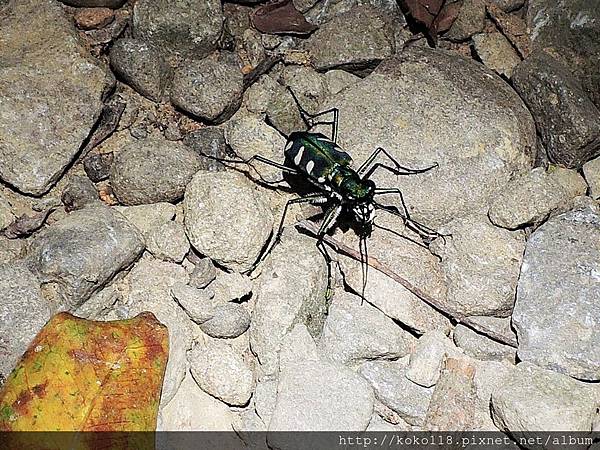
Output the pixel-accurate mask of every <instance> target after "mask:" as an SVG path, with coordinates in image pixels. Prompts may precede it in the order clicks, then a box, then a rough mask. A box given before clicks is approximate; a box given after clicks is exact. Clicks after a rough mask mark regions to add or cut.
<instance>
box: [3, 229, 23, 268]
mask: <svg viewBox="0 0 600 450" xmlns="http://www.w3.org/2000/svg"><path fill="white" fill-rule="evenodd" d="M25 247H26V242H25V241H24V240H23V239H8V238H6V237H4V236H0V263H8V262H12V261H16V260H19V259H22V258H23V255H24V253H25Z"/></svg>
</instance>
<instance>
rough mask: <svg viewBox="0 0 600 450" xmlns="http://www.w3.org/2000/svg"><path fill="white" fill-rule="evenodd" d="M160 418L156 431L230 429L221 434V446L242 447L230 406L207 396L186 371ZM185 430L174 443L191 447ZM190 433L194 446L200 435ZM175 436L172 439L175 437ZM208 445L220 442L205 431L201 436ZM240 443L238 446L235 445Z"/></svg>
mask: <svg viewBox="0 0 600 450" xmlns="http://www.w3.org/2000/svg"><path fill="white" fill-rule="evenodd" d="M160 415H161V419H162V420H161V421H160V424H159V426H158V427H157V431H229V432H230V433H228V434H227V435H226V434H225V433H220V434H219V436H218V445H217V447H218V448H223V449H232V448H239V445H241V442H240V441H239V440H238V439H237V437H236V436H235V434H234V433H231V431H233V428H232V424H233V421H234V414H233V412H231V411H230V410H229V408H228V407H227V405H225V404H224V403H223V402H220V401H219V400H217V399H216V398H214V397H212V396H210V395H208V394H207V393H205V392H204V391H203V390H202V389H200V388H199V387H198V385H197V384H196V382H195V381H194V379H193V378H192V375H191V374H190V373H187V374H186V376H185V378H184V379H183V381H182V383H181V386H180V387H179V389H178V390H177V393H176V394H175V396H174V397H173V398H172V399H171V401H170V402H168V403H167V404H166V405H165V406H164V407H162V408H161V410H160ZM185 434H186V433H179V435H178V437H177V438H175V442H177V443H178V445H181V446H182V447H188V446H189V445H185V444H184V443H183V442H185V441H182V440H181V439H182V438H184V435H185ZM187 436H189V437H190V438H192V439H193V440H190V441H188V442H189V444H190V445H191V446H192V447H193V446H194V442H195V443H196V444H197V443H198V437H197V436H195V437H194V436H192V433H187ZM173 437H174V436H173V435H172V436H171V439H173ZM157 441H160V433H159V434H158V435H157ZM202 442H203V444H205V445H211V446H214V445H215V444H217V438H216V436H215V437H213V438H211V437H210V436H209V435H208V434H206V435H205V436H204V437H203V438H202ZM234 442H235V443H237V445H238V447H235V446H232V444H233V443H234Z"/></svg>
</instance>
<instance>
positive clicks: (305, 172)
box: [219, 88, 441, 299]
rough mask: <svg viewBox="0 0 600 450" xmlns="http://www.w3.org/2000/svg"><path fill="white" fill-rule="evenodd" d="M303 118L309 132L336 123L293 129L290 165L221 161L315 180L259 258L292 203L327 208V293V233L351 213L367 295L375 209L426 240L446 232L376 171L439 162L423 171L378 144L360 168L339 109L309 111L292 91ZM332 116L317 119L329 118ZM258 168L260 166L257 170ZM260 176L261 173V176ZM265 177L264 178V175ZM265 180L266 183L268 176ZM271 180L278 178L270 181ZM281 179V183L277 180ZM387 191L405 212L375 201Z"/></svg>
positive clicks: (322, 231)
mask: <svg viewBox="0 0 600 450" xmlns="http://www.w3.org/2000/svg"><path fill="white" fill-rule="evenodd" d="M288 90H289V92H290V94H291V95H292V97H293V99H294V101H295V102H296V105H297V106H298V110H299V111H300V116H301V118H302V121H303V122H304V123H305V125H306V127H307V129H308V130H311V129H312V128H313V127H315V126H317V125H327V126H330V127H331V135H330V136H326V135H324V134H322V133H317V132H311V131H294V132H292V133H291V134H290V135H289V136H287V142H286V145H285V149H284V155H285V163H284V164H280V163H277V162H275V161H272V160H270V159H268V158H265V157H264V156H261V155H254V156H252V157H251V158H249V159H247V160H244V161H240V160H227V159H225V160H224V159H219V161H221V162H226V163H244V164H248V165H250V166H251V167H252V168H254V166H253V165H252V163H253V162H254V161H258V162H261V163H263V164H267V165H270V166H273V167H276V168H278V169H281V170H282V171H283V172H284V173H288V174H292V175H297V176H299V177H301V178H303V179H304V180H306V181H308V182H309V183H311V184H312V185H313V186H314V187H315V190H316V192H314V193H311V194H309V195H306V196H303V197H299V198H295V199H292V200H289V201H288V202H287V203H286V205H285V207H284V210H283V214H282V217H281V220H280V222H279V227H278V229H277V233H276V234H275V238H274V239H273V240H272V241H271V244H270V245H269V246H268V247H267V249H266V250H265V252H264V253H263V255H262V257H261V258H260V259H259V261H257V264H258V263H260V261H262V260H263V259H264V258H265V257H266V256H267V255H268V254H269V253H270V252H271V251H272V250H273V248H274V247H275V246H276V245H277V243H278V242H279V240H280V238H281V234H282V232H283V226H284V222H285V217H286V215H287V211H288V208H289V207H290V205H293V204H299V203H308V204H317V205H324V206H325V213H324V218H323V221H322V223H321V225H320V228H319V231H318V233H317V244H316V245H317V248H318V249H319V251H320V252H321V253H322V254H323V257H324V258H325V260H326V262H327V267H328V292H329V290H330V284H331V261H332V259H331V257H330V256H329V254H328V252H327V249H326V247H325V244H324V237H325V236H326V234H327V233H328V232H329V231H330V230H331V229H333V227H334V226H335V225H336V224H337V220H338V218H339V217H340V214H342V213H343V212H347V213H350V214H351V215H352V216H353V217H354V220H355V221H356V224H357V225H358V230H359V231H358V233H357V234H358V237H359V247H360V249H359V250H360V263H361V269H362V296H361V297H362V298H363V299H364V291H365V287H366V283H367V275H368V266H369V265H368V251H367V238H368V237H369V236H370V234H371V230H372V225H373V219H374V217H375V214H374V213H375V210H382V211H386V212H388V213H391V214H393V215H396V216H398V217H401V218H402V220H403V222H404V224H405V226H406V227H407V228H408V229H410V230H412V231H414V232H415V233H417V234H418V235H419V236H420V237H421V239H423V240H424V241H425V242H430V241H431V240H432V239H434V238H436V237H438V236H441V235H440V234H439V233H438V232H436V231H435V230H433V229H431V228H429V227H427V226H425V225H423V224H421V223H419V222H417V221H415V220H413V219H411V217H410V214H409V213H408V209H407V207H406V204H405V202H404V197H403V196H402V192H401V191H400V189H398V188H378V187H377V186H376V185H375V182H374V181H373V180H371V179H370V177H371V176H372V175H373V173H374V172H375V171H376V170H377V169H380V168H381V169H385V170H388V171H390V172H392V173H394V174H396V175H414V174H420V173H424V172H427V171H429V170H431V169H433V168H435V167H437V166H438V164H437V163H434V164H432V165H431V166H429V167H426V168H423V169H411V168H408V167H404V166H402V165H400V164H399V163H398V162H397V161H396V160H395V159H394V157H393V156H392V155H390V153H388V151H387V150H385V149H384V148H382V147H378V148H376V149H375V150H374V151H373V153H371V155H370V156H369V157H368V158H367V159H366V161H365V162H363V164H362V165H361V166H360V167H359V168H358V169H356V170H354V169H353V168H352V167H351V165H352V158H351V157H350V155H349V154H348V153H346V152H345V151H343V150H342V149H341V148H340V147H339V146H338V145H337V131H338V118H339V110H338V109H337V108H331V109H327V110H325V111H322V112H319V113H317V114H310V113H309V112H308V111H306V110H305V109H304V108H303V107H302V105H301V104H300V102H299V101H298V98H297V97H296V95H295V94H294V92H293V91H292V90H291V89H289V88H288ZM328 115H329V116H330V117H331V120H316V119H319V118H323V117H326V116H328ZM382 156H385V157H387V159H388V160H389V161H390V162H391V163H392V165H388V164H385V163H383V162H379V159H380V158H381V157H382ZM254 170H256V169H255V168H254ZM259 175H260V174H259ZM261 178H262V177H261ZM263 181H266V180H264V179H263ZM267 183H268V184H272V183H273V182H267ZM275 183H276V182H275ZM385 194H395V195H397V196H398V198H399V199H400V204H401V206H402V211H400V210H399V209H398V208H396V207H394V206H387V205H383V204H381V203H378V202H377V201H376V200H375V199H376V197H378V196H381V195H385Z"/></svg>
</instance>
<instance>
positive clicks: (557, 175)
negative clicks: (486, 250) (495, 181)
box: [488, 166, 587, 230]
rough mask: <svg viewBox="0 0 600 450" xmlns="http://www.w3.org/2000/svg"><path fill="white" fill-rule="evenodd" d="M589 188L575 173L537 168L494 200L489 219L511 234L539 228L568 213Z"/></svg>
mask: <svg viewBox="0 0 600 450" xmlns="http://www.w3.org/2000/svg"><path fill="white" fill-rule="evenodd" d="M586 191H587V185H586V182H585V180H584V179H583V177H582V176H581V175H579V174H578V173H577V172H576V171H574V170H569V169H564V168H562V167H556V166H551V167H550V169H548V170H547V171H546V170H544V168H542V167H536V168H535V169H532V170H531V171H529V172H526V173H523V174H521V175H520V176H517V177H515V178H514V179H512V180H511V182H510V183H509V184H508V185H507V186H506V188H505V189H503V190H501V191H500V192H499V193H498V194H497V195H496V196H495V198H493V199H492V201H491V204H490V209H489V212H488V216H489V218H490V220H491V221H492V223H494V225H497V226H500V227H503V228H508V229H511V230H514V229H517V228H522V227H523V226H526V225H534V226H537V225H539V224H540V223H542V222H543V221H544V220H546V219H547V218H548V216H549V215H550V214H552V213H556V212H561V211H565V210H567V209H569V208H570V206H571V205H572V200H573V198H575V197H577V196H579V195H584V194H585V193H586Z"/></svg>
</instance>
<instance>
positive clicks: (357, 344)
mask: <svg viewBox="0 0 600 450" xmlns="http://www.w3.org/2000/svg"><path fill="white" fill-rule="evenodd" d="M415 342H416V339H415V338H414V337H413V336H412V335H411V334H410V333H408V332H407V331H405V330H403V329H402V328H401V327H399V326H398V325H397V324H396V323H394V321H393V320H392V319H390V318H389V317H387V316H386V315H385V314H383V313H382V312H381V311H379V310H378V309H376V308H375V307H373V306H371V305H370V304H369V303H367V302H363V301H361V298H360V297H359V296H356V295H353V294H350V293H346V292H339V293H338V292H336V294H335V295H334V297H333V300H332V302H331V305H330V307H329V313H328V315H327V319H326V321H325V327H324V328H323V333H322V335H321V338H320V340H319V350H320V351H321V353H322V354H323V355H324V356H326V357H328V358H330V359H332V360H334V361H338V362H341V363H343V364H357V363H359V362H361V361H364V360H372V359H378V358H386V359H397V358H400V357H402V356H405V355H407V354H408V353H409V352H410V351H411V347H412V346H413V345H414V344H415Z"/></svg>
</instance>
